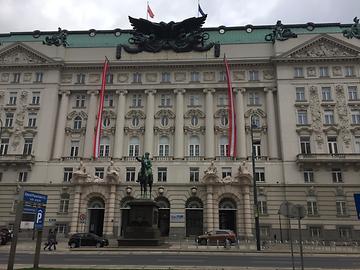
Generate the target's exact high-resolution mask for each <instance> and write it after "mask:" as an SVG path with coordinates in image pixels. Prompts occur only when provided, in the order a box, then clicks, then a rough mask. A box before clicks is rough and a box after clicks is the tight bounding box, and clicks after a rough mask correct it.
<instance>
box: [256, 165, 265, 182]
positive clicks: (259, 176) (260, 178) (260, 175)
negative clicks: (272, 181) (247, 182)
mask: <svg viewBox="0 0 360 270" xmlns="http://www.w3.org/2000/svg"><path fill="white" fill-rule="evenodd" d="M255 180H256V182H265V168H255Z"/></svg>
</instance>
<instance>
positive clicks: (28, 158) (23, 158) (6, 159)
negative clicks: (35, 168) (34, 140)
mask: <svg viewBox="0 0 360 270" xmlns="http://www.w3.org/2000/svg"><path fill="white" fill-rule="evenodd" d="M34 162H35V157H34V156H33V155H16V154H10V155H1V156H0V165H6V166H7V165H26V166H31V165H32V164H34Z"/></svg>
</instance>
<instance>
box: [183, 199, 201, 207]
mask: <svg viewBox="0 0 360 270" xmlns="http://www.w3.org/2000/svg"><path fill="white" fill-rule="evenodd" d="M203 207H204V206H203V202H202V201H201V200H200V199H199V198H197V197H192V198H190V199H188V200H187V201H186V204H185V208H192V209H202V208H203Z"/></svg>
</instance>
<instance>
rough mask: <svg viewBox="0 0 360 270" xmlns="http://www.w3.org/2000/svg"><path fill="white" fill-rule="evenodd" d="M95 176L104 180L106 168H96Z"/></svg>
mask: <svg viewBox="0 0 360 270" xmlns="http://www.w3.org/2000/svg"><path fill="white" fill-rule="evenodd" d="M95 176H97V177H99V178H101V179H104V176H105V170H104V167H95Z"/></svg>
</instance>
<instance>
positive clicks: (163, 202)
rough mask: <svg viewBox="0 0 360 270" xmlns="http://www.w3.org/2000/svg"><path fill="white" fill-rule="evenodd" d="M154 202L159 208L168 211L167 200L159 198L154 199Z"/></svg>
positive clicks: (168, 203)
mask: <svg viewBox="0 0 360 270" xmlns="http://www.w3.org/2000/svg"><path fill="white" fill-rule="evenodd" d="M155 201H156V203H157V205H158V206H159V208H161V209H164V208H165V209H170V202H169V200H168V199H167V198H165V197H162V196H160V197H157V198H155Z"/></svg>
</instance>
